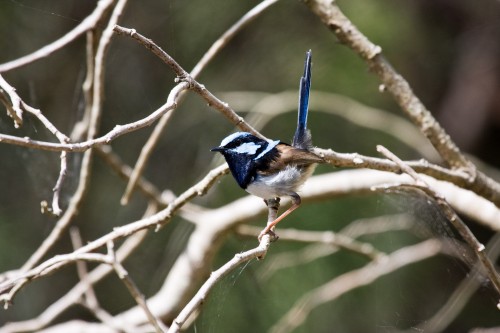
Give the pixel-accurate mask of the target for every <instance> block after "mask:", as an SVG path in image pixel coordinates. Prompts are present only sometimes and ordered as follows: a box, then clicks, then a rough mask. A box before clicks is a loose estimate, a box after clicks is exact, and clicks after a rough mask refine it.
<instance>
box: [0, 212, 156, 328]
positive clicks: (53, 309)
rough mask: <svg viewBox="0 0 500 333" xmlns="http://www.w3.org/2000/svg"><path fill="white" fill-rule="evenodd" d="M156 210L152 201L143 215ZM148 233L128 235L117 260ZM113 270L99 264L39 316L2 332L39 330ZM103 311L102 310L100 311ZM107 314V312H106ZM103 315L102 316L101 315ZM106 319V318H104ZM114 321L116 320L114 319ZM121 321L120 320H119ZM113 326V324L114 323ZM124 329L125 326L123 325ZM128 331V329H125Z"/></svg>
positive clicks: (17, 323) (132, 249)
mask: <svg viewBox="0 0 500 333" xmlns="http://www.w3.org/2000/svg"><path fill="white" fill-rule="evenodd" d="M155 212H156V205H155V204H154V203H152V202H150V204H149V205H148V208H147V209H146V211H145V213H144V215H143V217H148V216H151V215H152V214H154V213H155ZM146 234H147V231H146V230H143V231H139V232H137V233H135V234H133V235H132V236H130V237H128V238H127V239H126V240H125V241H124V242H123V244H122V245H121V246H120V248H119V249H118V251H116V256H117V260H119V261H123V260H125V259H126V258H127V257H128V256H129V255H130V254H131V253H132V252H133V251H134V250H135V249H136V248H137V247H138V246H139V245H140V244H141V243H142V241H143V240H144V239H145V236H146ZM112 272H113V268H112V267H111V266H109V265H105V264H102V265H99V266H98V267H96V268H95V269H94V270H92V271H91V272H89V273H88V275H87V276H86V280H85V281H80V282H78V283H77V284H76V285H75V286H73V288H72V289H71V290H69V291H68V292H67V293H66V294H65V295H63V296H62V297H61V298H59V299H58V300H57V301H55V302H54V303H52V304H51V305H49V306H47V307H46V308H45V309H44V310H43V312H42V313H40V315H38V317H36V318H33V319H30V320H26V321H20V322H12V323H9V324H7V325H5V326H4V327H2V328H0V332H4V331H3V330H2V329H4V330H5V332H25V331H39V330H40V329H42V328H43V327H46V326H47V325H49V324H50V323H51V322H53V321H54V320H55V319H56V318H57V317H58V316H59V315H60V314H61V313H62V312H64V311H65V310H66V309H68V308H69V307H70V306H71V305H73V304H77V303H78V302H79V300H80V299H81V297H82V296H83V295H84V294H85V292H86V290H87V288H88V286H89V285H93V284H95V283H97V282H98V281H100V280H102V279H103V278H104V277H106V276H107V275H109V274H110V273H112ZM98 312H99V313H101V311H98ZM104 316H105V314H104ZM100 317H102V316H100ZM103 319H104V318H103ZM113 322H114V321H113ZM118 323H120V321H118ZM112 327H113V325H112ZM122 329H123V327H122ZM125 331H126V330H125Z"/></svg>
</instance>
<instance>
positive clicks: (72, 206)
mask: <svg viewBox="0 0 500 333" xmlns="http://www.w3.org/2000/svg"><path fill="white" fill-rule="evenodd" d="M125 4H126V0H120V1H119V2H118V4H117V6H116V7H115V8H114V10H113V13H112V15H111V18H110V22H109V24H108V26H107V27H106V29H105V31H104V32H103V34H102V36H101V39H100V41H99V46H98V48H97V51H96V57H95V59H96V60H95V63H96V65H95V68H94V74H93V78H94V85H93V91H94V92H93V96H94V99H93V101H92V107H91V116H90V119H89V128H88V132H87V139H89V140H90V139H93V137H94V136H95V135H96V133H97V130H98V127H99V119H100V113H101V104H102V94H103V89H104V88H103V87H104V70H103V69H102V66H103V58H104V57H105V55H106V50H107V49H108V47H109V43H110V38H111V36H112V35H113V34H112V29H113V26H114V25H115V23H116V21H117V20H118V18H119V17H120V15H121V13H122V12H123V9H124V6H125ZM106 31H107V32H106ZM98 64H99V65H98ZM96 86H97V87H96ZM96 94H97V95H99V96H96ZM91 166H92V150H88V151H86V152H85V154H84V155H83V159H82V165H81V168H80V177H79V182H78V187H77V189H76V191H75V193H74V194H73V196H72V197H71V200H70V202H69V205H68V209H67V210H66V211H65V213H64V214H63V216H62V217H61V218H60V219H59V220H58V221H57V223H56V225H55V226H54V228H53V229H52V231H51V233H50V234H49V236H47V238H45V239H44V241H43V242H42V244H41V245H40V247H39V248H38V249H37V250H36V251H35V253H33V254H32V255H31V257H30V258H29V259H28V261H27V262H26V263H25V264H24V265H23V267H22V268H21V270H22V271H27V270H29V269H30V268H32V267H33V266H34V265H35V264H36V263H37V262H39V261H40V259H41V258H42V257H43V256H44V255H45V253H47V251H48V250H49V249H50V248H51V247H52V246H53V245H54V244H55V242H56V241H57V240H58V239H59V237H60V236H61V234H62V233H63V232H64V230H66V228H67V227H68V225H69V224H70V223H71V221H72V219H73V217H74V216H75V214H76V213H77V212H78V209H79V207H80V205H81V203H82V199H83V197H84V196H85V193H86V190H87V187H88V184H89V182H90V173H91Z"/></svg>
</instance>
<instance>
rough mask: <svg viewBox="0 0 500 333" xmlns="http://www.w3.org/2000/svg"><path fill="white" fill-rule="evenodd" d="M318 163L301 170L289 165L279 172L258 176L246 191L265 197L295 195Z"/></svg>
mask: <svg viewBox="0 0 500 333" xmlns="http://www.w3.org/2000/svg"><path fill="white" fill-rule="evenodd" d="M315 166H316V165H314V164H313V165H310V166H308V167H305V168H302V170H299V169H298V168H297V167H296V166H294V165H293V166H290V165H289V166H287V167H286V169H284V170H282V171H280V172H279V173H277V174H274V175H269V176H260V175H259V176H257V178H256V179H254V181H253V182H251V183H250V184H249V185H248V187H247V188H246V191H247V192H248V193H250V194H253V195H255V196H257V197H260V198H263V199H273V198H276V197H283V196H291V195H294V194H295V193H296V192H297V191H298V190H299V188H300V187H301V186H302V184H304V182H305V181H306V180H307V178H309V176H311V174H312V173H313V171H314V169H315Z"/></svg>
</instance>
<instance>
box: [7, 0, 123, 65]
mask: <svg viewBox="0 0 500 333" xmlns="http://www.w3.org/2000/svg"><path fill="white" fill-rule="evenodd" d="M114 2H115V0H100V1H99V2H98V3H97V7H96V9H95V10H94V11H93V12H92V13H91V14H90V15H89V16H87V17H86V18H85V19H84V20H83V21H82V22H81V23H80V24H79V25H77V26H76V27H75V28H74V29H73V30H71V31H70V32H68V33H67V34H66V35H64V36H63V37H61V38H60V39H58V40H56V41H54V42H52V43H50V44H47V45H45V46H44V47H42V48H41V49H39V50H37V51H35V52H33V53H31V54H28V55H25V56H24V57H21V58H17V59H15V60H12V61H10V62H6V63H4V64H1V65H0V73H4V72H7V71H10V70H13V69H15V68H18V67H21V66H24V65H27V64H29V63H32V62H34V61H36V60H39V59H41V58H44V57H48V56H49V55H51V54H52V53H53V52H55V51H57V50H60V49H61V48H63V47H64V46H66V45H67V44H69V43H71V42H72V41H74V40H75V39H77V38H78V37H79V36H80V35H82V34H83V33H85V32H86V31H87V30H89V29H93V28H94V27H96V25H97V24H98V23H99V21H100V20H101V19H102V17H103V16H104V15H105V14H106V12H107V11H108V10H109V9H110V8H111V5H113V3H114Z"/></svg>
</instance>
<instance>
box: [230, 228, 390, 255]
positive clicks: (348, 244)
mask: <svg viewBox="0 0 500 333" xmlns="http://www.w3.org/2000/svg"><path fill="white" fill-rule="evenodd" d="M236 232H237V233H239V234H241V235H244V236H251V237H254V236H255V235H256V234H258V233H259V228H258V227H253V226H248V225H242V226H240V227H238V229H236ZM279 238H280V240H281V241H283V240H285V241H292V242H301V243H321V244H325V245H329V246H333V247H337V248H341V249H344V250H347V251H351V252H353V253H357V254H360V255H362V256H364V257H367V258H369V259H371V260H377V259H380V258H382V257H384V256H385V253H383V252H380V251H378V250H377V249H376V248H374V247H373V245H371V244H369V243H364V242H360V241H357V240H355V239H353V238H351V237H349V236H346V235H344V234H342V233H336V232H333V231H309V230H297V229H291V228H285V229H280V232H279Z"/></svg>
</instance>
